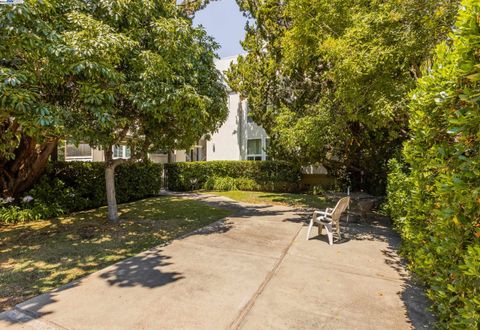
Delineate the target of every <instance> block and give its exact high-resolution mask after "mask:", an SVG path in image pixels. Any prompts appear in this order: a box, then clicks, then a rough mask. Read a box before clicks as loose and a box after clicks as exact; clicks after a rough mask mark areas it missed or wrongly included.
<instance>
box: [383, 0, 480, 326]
mask: <svg viewBox="0 0 480 330" xmlns="http://www.w3.org/2000/svg"><path fill="white" fill-rule="evenodd" d="M410 111H411V120H410V129H411V134H412V137H411V139H410V140H409V141H408V142H407V143H406V144H405V146H404V150H403V156H404V158H405V163H404V164H402V163H399V162H397V161H392V162H391V163H390V166H391V173H390V175H389V181H388V188H387V190H388V205H387V207H388V209H389V211H390V213H391V215H392V217H393V218H394V221H395V223H396V226H397V228H398V230H399V232H400V234H401V236H402V238H403V241H404V245H403V252H404V253H405V255H406V256H407V258H408V259H409V260H410V264H411V267H412V269H413V270H414V271H415V272H416V273H417V274H418V275H419V276H420V278H421V279H423V281H424V282H425V284H426V285H427V286H428V295H429V297H430V298H431V299H432V300H433V309H434V311H435V312H436V314H437V315H438V317H439V321H440V322H439V327H441V328H452V329H479V328H480V2H479V1H478V0H465V1H463V5H462V8H461V9H460V12H459V16H458V20H457V23H456V27H455V28H454V30H453V32H452V35H451V40H449V41H448V43H444V44H442V45H440V46H439V47H438V48H437V51H436V60H435V62H434V64H433V67H432V68H430V69H428V70H425V71H424V76H423V78H422V79H420V80H419V82H418V87H417V89H416V91H415V92H414V94H413V100H412V102H411V106H410Z"/></svg>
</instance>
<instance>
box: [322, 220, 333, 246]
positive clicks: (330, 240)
mask: <svg viewBox="0 0 480 330" xmlns="http://www.w3.org/2000/svg"><path fill="white" fill-rule="evenodd" d="M323 225H324V226H325V229H326V230H327V236H328V244H330V245H333V228H332V224H331V223H324V224H323Z"/></svg>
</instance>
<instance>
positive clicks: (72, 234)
mask: <svg viewBox="0 0 480 330" xmlns="http://www.w3.org/2000/svg"><path fill="white" fill-rule="evenodd" d="M105 213H106V209H105V208H104V207H102V208H99V209H96V210H92V211H86V212H80V213H77V214H73V215H70V216H65V217H61V218H58V219H51V220H42V221H34V222H28V223H24V224H16V225H4V226H1V225H0V311H1V310H3V309H7V308H10V307H13V306H14V305H15V304H17V303H19V302H21V301H23V300H25V299H27V298H30V297H32V296H35V295H38V294H40V293H43V292H46V291H49V290H52V289H54V288H56V287H58V286H60V285H63V284H66V283H69V282H71V281H72V280H74V279H76V278H79V277H81V276H85V275H86V274H89V273H92V272H94V271H96V270H99V269H101V268H104V267H105V266H108V265H110V264H112V263H115V262H117V261H119V260H122V259H125V258H127V257H130V256H132V255H135V254H136V253H138V252H140V251H143V250H146V249H148V248H151V247H153V246H156V245H159V244H161V243H163V242H166V241H168V240H171V239H173V238H175V237H178V236H181V235H183V234H185V233H188V232H190V231H192V230H195V229H197V228H200V227H202V226H205V225H207V224H210V223H212V222H214V221H216V220H219V219H221V218H223V217H225V216H228V215H229V214H230V213H231V212H230V211H228V210H223V209H218V208H214V207H211V206H208V205H206V204H204V203H202V202H199V201H194V200H187V199H181V198H176V197H156V198H151V199H145V200H141V201H137V202H133V203H128V204H123V205H120V206H119V213H120V219H121V221H120V222H119V223H117V224H111V223H109V222H108V221H107V220H106V218H105Z"/></svg>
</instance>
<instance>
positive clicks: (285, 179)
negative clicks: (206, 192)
mask: <svg viewBox="0 0 480 330" xmlns="http://www.w3.org/2000/svg"><path fill="white" fill-rule="evenodd" d="M165 176H166V180H167V182H166V186H167V187H168V189H170V190H173V191H191V190H195V189H200V188H203V187H204V185H205V183H206V182H207V180H208V179H209V178H212V177H227V178H245V179H252V180H254V181H255V182H257V183H258V184H260V185H262V186H264V187H270V188H271V189H270V190H277V189H278V190H294V189H295V188H296V187H298V186H299V184H300V179H301V176H300V167H298V166H296V165H292V164H290V163H287V162H279V161H262V162H255V161H209V162H188V163H175V164H165Z"/></svg>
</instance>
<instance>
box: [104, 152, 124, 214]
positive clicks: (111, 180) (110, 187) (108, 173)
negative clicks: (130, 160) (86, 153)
mask: <svg viewBox="0 0 480 330" xmlns="http://www.w3.org/2000/svg"><path fill="white" fill-rule="evenodd" d="M104 154H105V188H106V192H107V205H108V220H110V221H112V222H117V221H118V207H117V197H116V196H115V168H116V167H117V166H118V165H120V164H121V163H124V162H125V160H123V159H113V150H112V146H107V147H104Z"/></svg>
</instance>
